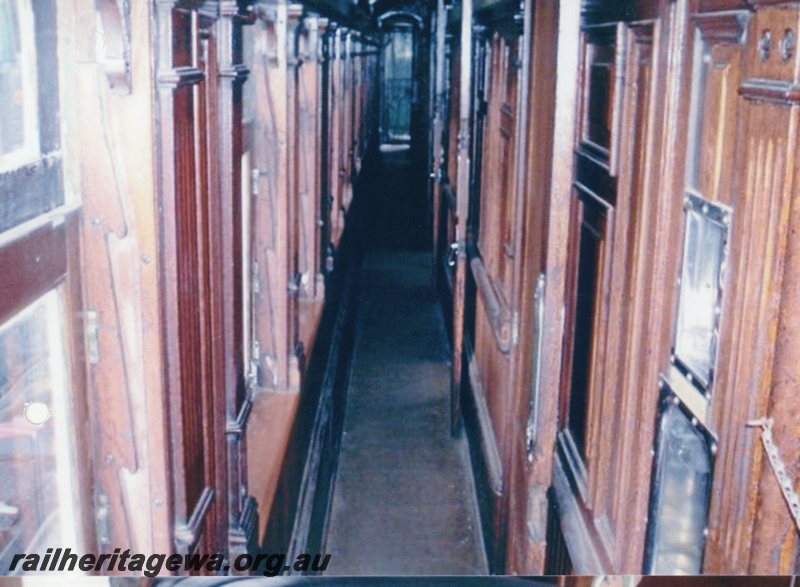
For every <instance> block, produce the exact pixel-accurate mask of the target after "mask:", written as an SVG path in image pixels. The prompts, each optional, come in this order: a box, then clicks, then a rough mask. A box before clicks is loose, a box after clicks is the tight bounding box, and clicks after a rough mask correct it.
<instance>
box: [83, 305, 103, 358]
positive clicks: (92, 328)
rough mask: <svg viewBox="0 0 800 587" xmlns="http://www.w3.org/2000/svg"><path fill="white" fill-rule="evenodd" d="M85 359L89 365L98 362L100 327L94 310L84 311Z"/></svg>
mask: <svg viewBox="0 0 800 587" xmlns="http://www.w3.org/2000/svg"><path fill="white" fill-rule="evenodd" d="M86 359H87V360H88V361H89V364H91V365H96V364H98V363H99V362H100V327H99V325H98V324H97V311H96V310H87V311H86Z"/></svg>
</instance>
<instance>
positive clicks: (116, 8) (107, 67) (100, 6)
mask: <svg viewBox="0 0 800 587" xmlns="http://www.w3.org/2000/svg"><path fill="white" fill-rule="evenodd" d="M95 9H96V10H97V15H98V17H99V21H100V30H99V31H98V32H99V33H100V34H101V35H102V44H101V49H100V51H99V55H98V56H97V62H98V63H99V64H100V65H101V66H102V68H103V72H104V73H105V75H106V79H107V80H108V85H109V87H110V88H111V91H112V92H114V93H115V94H130V92H131V6H130V2H129V0H95Z"/></svg>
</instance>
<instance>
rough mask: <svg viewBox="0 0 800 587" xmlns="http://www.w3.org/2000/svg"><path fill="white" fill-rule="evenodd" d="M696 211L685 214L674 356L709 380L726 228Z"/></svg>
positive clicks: (707, 381)
mask: <svg viewBox="0 0 800 587" xmlns="http://www.w3.org/2000/svg"><path fill="white" fill-rule="evenodd" d="M703 206H704V207H706V208H708V205H701V208H700V209H699V210H698V209H689V210H688V211H687V213H686V235H685V237H684V253H683V269H682V272H681V287H680V298H679V303H678V325H677V330H676V335H675V355H676V357H678V359H680V360H681V361H682V362H683V363H684V364H685V365H686V367H688V368H689V369H691V370H692V372H693V373H694V374H695V375H697V376H698V377H700V379H701V380H702V381H703V383H704V384H708V383H709V382H710V380H711V375H712V370H713V367H714V356H715V353H716V336H715V329H716V325H717V312H716V309H717V304H718V303H719V295H720V288H721V283H720V279H721V276H722V265H723V260H724V254H725V240H726V235H727V228H726V227H725V226H723V225H721V224H719V223H718V222H715V221H713V220H712V219H710V218H709V217H707V216H706V215H704V214H703V212H702V208H703Z"/></svg>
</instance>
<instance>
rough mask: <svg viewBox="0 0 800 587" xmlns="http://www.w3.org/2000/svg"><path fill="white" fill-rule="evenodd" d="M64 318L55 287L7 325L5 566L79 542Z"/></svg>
mask: <svg viewBox="0 0 800 587" xmlns="http://www.w3.org/2000/svg"><path fill="white" fill-rule="evenodd" d="M60 316H61V312H60V300H59V298H58V294H57V293H56V291H52V292H50V293H49V294H47V295H45V296H44V297H42V298H40V299H39V300H38V301H37V302H35V303H34V304H32V305H31V306H29V307H28V308H27V309H25V310H23V311H22V312H20V313H19V314H18V315H17V316H16V317H14V318H13V319H12V320H10V321H9V322H7V323H6V324H4V325H3V326H2V327H0V470H1V471H2V474H1V475H0V568H6V569H8V568H9V567H8V565H9V563H10V562H11V557H12V556H13V555H14V554H15V553H22V552H26V553H35V552H38V553H44V551H45V550H46V549H47V548H52V547H71V548H73V550H75V549H76V548H77V546H76V536H77V531H76V522H77V520H76V515H75V507H74V503H73V498H74V495H75V493H74V491H73V470H72V465H73V462H72V461H73V459H72V456H71V454H72V453H71V446H72V442H71V439H72V432H71V426H70V420H69V417H68V401H67V393H66V368H65V364H64V352H63V343H62V334H63V333H62V326H61V318H60Z"/></svg>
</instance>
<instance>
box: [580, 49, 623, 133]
mask: <svg viewBox="0 0 800 587" xmlns="http://www.w3.org/2000/svg"><path fill="white" fill-rule="evenodd" d="M586 50H587V57H586V58H587V65H586V67H587V75H588V78H589V79H588V80H587V82H588V90H587V94H586V121H585V125H586V128H585V131H584V132H585V136H584V138H585V140H588V141H589V142H591V143H594V144H595V145H599V146H601V147H604V148H606V149H608V148H609V147H610V145H611V126H612V124H611V118H612V115H613V104H614V75H615V73H614V56H615V52H616V45H615V43H614V42H610V43H609V44H595V43H592V44H589V45H587V47H586Z"/></svg>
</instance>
